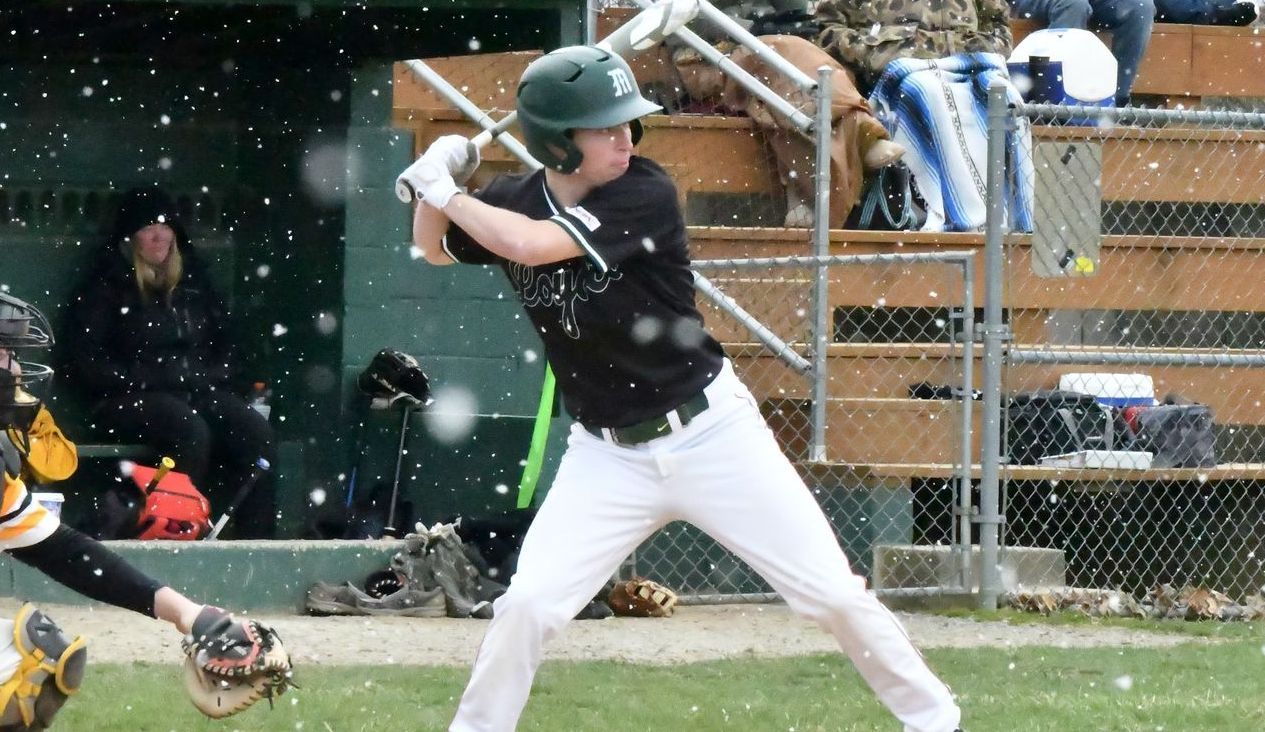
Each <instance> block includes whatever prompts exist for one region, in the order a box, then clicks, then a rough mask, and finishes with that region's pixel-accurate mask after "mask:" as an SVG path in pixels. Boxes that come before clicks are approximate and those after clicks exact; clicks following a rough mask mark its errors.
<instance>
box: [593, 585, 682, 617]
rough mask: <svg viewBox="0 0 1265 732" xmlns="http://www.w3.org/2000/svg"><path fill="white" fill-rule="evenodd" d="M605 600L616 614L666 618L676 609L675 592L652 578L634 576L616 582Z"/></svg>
mask: <svg viewBox="0 0 1265 732" xmlns="http://www.w3.org/2000/svg"><path fill="white" fill-rule="evenodd" d="M606 602H607V604H608V605H610V606H611V610H613V611H614V612H615V614H616V615H622V616H625V617H631V618H666V617H669V616H671V615H672V613H673V611H674V610H676V593H675V592H673V591H672V590H669V589H668V588H666V587H664V586H663V585H661V584H659V583H658V582H655V581H653V580H648V579H645V578H644V577H634V578H633V579H630V580H628V581H627V582H616V583H615V587H614V588H613V589H612V590H611V592H610V595H609V596H608V597H607V599H606Z"/></svg>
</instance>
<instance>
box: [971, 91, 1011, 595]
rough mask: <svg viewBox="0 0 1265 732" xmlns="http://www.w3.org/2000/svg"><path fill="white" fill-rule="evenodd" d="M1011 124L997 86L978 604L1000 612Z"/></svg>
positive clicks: (988, 230) (992, 101) (988, 229)
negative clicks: (1005, 234)
mask: <svg viewBox="0 0 1265 732" xmlns="http://www.w3.org/2000/svg"><path fill="white" fill-rule="evenodd" d="M1009 122H1010V118H1009V114H1008V112H1007V109H1006V87H1005V85H1004V84H1002V83H1001V82H994V83H993V84H992V85H991V86H990V87H989V89H988V163H987V164H988V175H987V190H988V210H987V218H986V220H985V224H984V327H983V336H984V338H983V340H984V384H983V387H984V394H983V402H984V404H983V409H984V419H983V429H982V430H981V433H982V434H981V435H980V510H979V517H978V518H977V519H976V520H977V521H978V522H979V525H980V540H979V543H980V587H979V604H980V607H981V608H983V609H985V610H995V609H997V597H998V595H1000V594H1001V591H1002V587H1001V567H1000V566H999V565H998V562H999V560H1000V554H1001V546H1000V538H1001V537H1000V527H1001V514H1000V512H999V509H1000V505H1001V501H1000V490H999V489H1000V481H999V477H1000V476H999V471H998V464H999V463H1000V462H1001V363H1002V361H1001V360H1002V342H1003V341H1004V340H1006V338H1007V336H1008V332H1007V328H1006V326H1005V324H1004V323H1003V322H1002V277H1003V275H1004V272H1003V255H1004V252H1003V251H1002V245H1003V241H1002V235H1003V229H1002V227H1003V226H1004V225H1005V221H1004V218H1003V217H1005V215H1006V206H1005V184H1006V132H1007V127H1008V124H1009Z"/></svg>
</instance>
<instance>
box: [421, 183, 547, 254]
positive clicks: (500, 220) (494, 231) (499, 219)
mask: <svg viewBox="0 0 1265 732" xmlns="http://www.w3.org/2000/svg"><path fill="white" fill-rule="evenodd" d="M444 214H446V215H447V217H448V218H449V219H450V220H451V221H452V222H453V223H455V224H456V225H457V226H460V227H461V228H462V230H463V231H465V232H466V233H467V234H469V235H470V237H471V238H473V239H474V240H475V241H477V242H479V244H480V245H482V246H483V248H484V249H487V250H488V251H489V252H492V253H493V254H495V255H497V256H499V257H504V258H505V259H508V260H510V261H511V262H518V263H519V264H526V265H532V266H535V265H540V264H548V263H550V262H556V261H558V259H559V257H558V256H557V255H556V252H555V250H556V249H557V247H556V246H555V245H556V244H557V242H555V241H554V240H555V239H560V238H561V239H563V240H565V237H566V235H565V233H563V231H562V229H561V228H559V227H558V226H557V225H555V224H552V223H550V222H548V221H539V220H536V219H532V218H529V217H527V216H524V215H522V214H520V213H518V212H515V211H510V210H509V209H504V208H499V207H497V206H491V205H489V204H486V203H484V202H483V201H480V200H479V199H477V198H474V197H473V196H465V195H458V196H453V198H452V200H451V201H449V202H448V205H447V206H445V207H444Z"/></svg>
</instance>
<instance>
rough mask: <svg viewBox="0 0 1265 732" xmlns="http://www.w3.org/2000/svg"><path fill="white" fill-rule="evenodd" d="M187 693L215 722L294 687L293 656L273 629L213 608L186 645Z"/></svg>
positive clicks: (207, 609) (201, 618)
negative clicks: (292, 677)
mask: <svg viewBox="0 0 1265 732" xmlns="http://www.w3.org/2000/svg"><path fill="white" fill-rule="evenodd" d="M182 645H183V648H184V651H185V654H186V656H187V657H186V658H185V664H184V683H185V690H186V691H188V692H189V698H190V699H191V700H192V701H193V706H195V707H197V708H198V711H200V712H202V713H203V714H205V715H206V716H208V717H211V718H212V719H220V718H222V717H227V716H229V715H231V714H236V713H237V712H240V711H242V710H243V709H245V708H247V707H249V706H250V705H252V704H254V703H255V702H257V701H259V700H260V699H264V698H266V699H268V703H269V704H271V703H272V699H273V697H276V696H280V695H281V694H282V693H284V692H285V690H286V689H288V688H289V687H291V686H293V685H294V683H293V681H292V680H291V673H292V670H293V667H292V666H291V664H290V654H289V653H288V652H287V651H286V649H285V646H283V645H281V638H280V637H279V636H278V635H277V632H276V631H275V630H273V629H272V628H269V627H268V626H266V625H264V624H262V623H260V622H258V621H256V620H238V619H236V618H234V617H233V616H232V615H229V614H228V613H227V612H225V611H223V610H221V609H219V608H216V607H211V606H210V605H208V606H207V607H205V608H203V610H202V612H201V613H199V614H198V617H197V619H196V620H194V621H193V630H192V632H190V633H189V635H187V636H185V639H184V643H183V644H182Z"/></svg>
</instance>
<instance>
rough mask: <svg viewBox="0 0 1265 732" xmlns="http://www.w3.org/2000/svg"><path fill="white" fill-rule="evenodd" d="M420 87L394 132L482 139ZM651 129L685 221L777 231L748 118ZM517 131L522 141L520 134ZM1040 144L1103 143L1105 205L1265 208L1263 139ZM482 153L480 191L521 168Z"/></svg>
mask: <svg viewBox="0 0 1265 732" xmlns="http://www.w3.org/2000/svg"><path fill="white" fill-rule="evenodd" d="M432 61H435V62H438V61H439V60H432ZM437 66H442V64H437ZM404 73H407V72H404ZM421 83H422V82H420V81H416V80H414V79H412V78H411V74H409V75H408V76H402V75H401V72H400V71H399V69H398V68H397V76H396V95H397V96H396V102H395V104H396V106H395V111H394V114H393V124H394V125H395V126H396V127H399V128H402V129H409V130H412V131H413V133H414V141H415V146H416V148H417V152H418V153H420V152H421V151H422V150H424V149H425V147H426V146H427V145H429V144H430V142H431V141H433V140H434V139H435V138H436V137H438V136H439V135H443V134H453V133H455V134H462V135H466V136H472V135H474V134H475V133H476V132H477V131H478V129H477V127H476V126H475V125H474V124H473V123H471V122H468V121H466V120H465V118H464V117H463V116H462V115H461V113H460V112H458V111H456V110H454V109H444V108H427V107H418V106H410V105H414V104H421V103H423V100H421V99H413V98H414V97H417V96H419V94H418V93H416V89H415V87H416V86H418V85H421ZM500 103H504V102H503V101H502V102H500ZM493 116H494V117H497V118H499V116H500V115H499V114H494V115H493ZM643 125H644V126H645V129H646V134H645V136H644V137H643V138H642V141H641V145H640V146H639V153H640V154H642V155H645V156H647V157H649V158H652V159H654V160H656V161H657V162H659V163H660V164H661V165H663V167H664V168H665V169H666V170H667V171H668V172H669V173H670V174H671V175H672V178H673V180H674V181H675V182H676V185H677V190H678V194H679V195H680V199H681V203H682V206H683V207H684V208H685V210H686V213H687V222H689V223H698V224H708V223H722V222H726V221H729V220H733V217H732V216H716V215H709V213H708V211H709V209H708V208H707V203H706V197H707V196H709V195H710V196H728V197H730V198H731V199H733V200H734V205H733V206H732V208H733V209H734V210H736V211H738V212H739V213H740V217H739V218H738V219H736V224H737V225H752V224H757V225H758V224H765V225H767V224H769V223H770V218H769V217H767V216H766V217H764V218H763V219H760V218H755V219H754V220H753V219H752V216H753V214H751V213H750V212H749V211H744V208H746V209H750V208H752V207H753V206H754V207H755V208H757V209H763V208H767V207H768V206H769V205H770V204H769V203H768V202H769V201H772V202H773V204H772V205H774V206H780V205H783V204H782V202H781V194H780V184H779V183H778V181H777V174H776V172H775V171H776V165H775V163H774V161H773V158H772V157H771V155H770V153H769V151H768V149H767V148H766V147H765V144H764V140H763V136H762V135H761V134H760V133H759V131H758V130H757V129H756V128H755V126H754V124H753V123H752V122H751V120H750V119H748V118H746V117H718V116H708V115H651V116H649V117H646V118H644V120H643ZM513 132H514V133H515V134H518V131H517V128H514V129H513ZM1034 136H1035V140H1034V142H1035V143H1036V144H1040V143H1043V142H1053V143H1058V142H1086V143H1094V144H1099V145H1101V146H1102V150H1103V175H1102V197H1103V200H1104V201H1107V202H1120V203H1125V202H1147V201H1164V202H1180V203H1216V204H1223V203H1225V204H1260V203H1261V201H1262V200H1265V132H1252V131H1228V130H1206V129H1191V128H1181V127H1167V128H1154V129H1146V128H1135V127H1110V128H1097V127H1046V126H1037V127H1035V128H1034ZM520 140H521V136H520ZM484 154H485V157H486V160H487V164H485V165H484V166H483V167H482V168H481V169H480V171H479V174H478V175H479V177H476V179H475V181H474V182H475V185H476V186H477V185H478V184H480V183H481V182H483V181H484V180H486V176H491V175H495V174H497V173H501V172H505V171H509V170H515V169H517V168H518V167H519V163H518V161H517V160H516V159H515V158H513V157H512V156H510V155H509V153H507V152H506V151H505V150H504V149H503V148H501V147H500V146H499V145H490V146H488V147H487V148H485V149H484ZM734 197H740V198H734ZM778 221H780V220H778Z"/></svg>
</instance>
